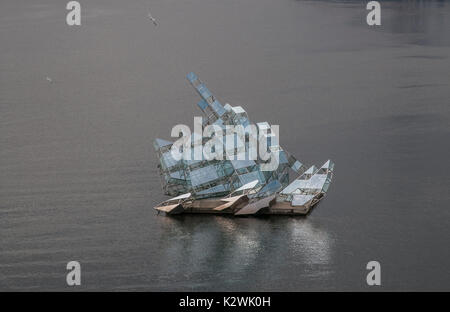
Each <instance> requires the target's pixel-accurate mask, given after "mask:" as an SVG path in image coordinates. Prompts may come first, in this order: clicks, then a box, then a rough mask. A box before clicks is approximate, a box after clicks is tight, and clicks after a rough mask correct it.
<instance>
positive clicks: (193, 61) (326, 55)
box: [0, 0, 450, 291]
mask: <svg viewBox="0 0 450 312" xmlns="http://www.w3.org/2000/svg"><path fill="white" fill-rule="evenodd" d="M365 4H366V2H365V1H362V2H349V1H294V0H279V1H270V0H226V1H223V0H209V1H204V0H189V1H175V0H154V1H153V0H152V1H143V0H142V1H138V0H132V1H126V2H124V1H118V0H114V1H109V0H108V1H106V0H93V1H88V2H86V1H84V2H82V25H81V26H80V27H69V26H67V25H66V24H65V15H66V13H67V11H66V9H65V3H61V1H56V0H53V1H50V0H41V1H24V0H19V1H18V0H14V1H12V0H7V1H5V0H3V1H2V3H1V5H0V290H33V291H34V290H73V289H72V288H68V287H67V286H66V282H65V274H66V273H67V271H66V268H65V267H66V263H67V262H68V261H71V260H77V261H79V262H80V263H81V267H82V285H81V286H80V287H79V288H77V289H78V290H152V291H157V290H249V291H250V290H252V291H262V290H264V291H269V290H274V291H276V290H277V291H278V290H288V291H303V290H372V288H370V287H368V286H367V285H366V274H367V270H366V264H367V262H368V261H370V260H377V261H379V262H380V263H381V268H382V286H381V288H379V289H381V290H450V267H449V265H448V264H449V260H450V250H449V237H450V206H449V200H450V195H449V187H450V175H449V172H450V165H449V163H450V162H449V159H450V153H449V151H450V143H449V139H450V127H449V124H450V108H449V104H450V101H449V100H450V2H446V1H391V2H386V1H383V2H382V26H380V27H369V26H367V24H366V23H365V19H366V14H367V12H368V11H367V10H366V9H365ZM148 8H151V12H152V15H153V16H154V17H155V18H156V19H157V20H158V22H159V25H158V26H157V27H154V26H153V24H152V23H151V22H150V21H149V20H148V18H147V9H148ZM189 71H195V72H196V73H197V74H198V75H199V76H200V78H201V79H202V80H204V81H205V82H206V84H207V85H208V87H209V88H210V89H211V90H212V91H213V93H214V94H215V95H216V97H218V98H219V99H220V100H221V101H222V102H223V103H226V102H229V103H230V104H232V105H242V106H243V107H244V108H246V109H247V111H248V114H249V116H250V118H251V119H252V121H254V122H259V121H266V120H267V121H269V122H270V123H272V124H279V125H280V130H281V134H280V140H281V144H282V145H283V146H284V147H285V148H286V149H287V150H288V151H290V152H291V153H293V154H294V155H296V156H297V157H298V158H299V159H300V160H301V161H303V162H304V163H305V164H308V165H312V164H316V165H320V164H321V163H323V162H325V161H326V160H327V159H328V158H331V159H332V160H333V161H334V162H335V163H336V171H335V179H334V182H333V184H332V186H331V188H330V191H329V193H328V196H327V198H326V199H325V200H324V201H323V202H322V203H321V204H320V205H319V206H318V207H317V208H316V209H315V210H313V212H312V214H311V215H309V216H308V217H307V218H297V217H270V218H229V217H219V216H181V217H177V218H168V217H164V216H162V215H159V216H158V215H156V213H155V212H154V210H153V209H152V207H153V206H154V205H155V203H158V202H160V201H162V200H164V199H165V197H164V196H163V195H162V191H161V188H160V182H159V177H158V174H157V171H156V164H157V160H156V158H155V155H154V153H153V148H152V145H151V144H152V140H153V139H154V138H155V137H163V138H170V130H171V128H172V126H173V125H175V124H178V123H185V124H187V125H190V126H192V125H193V116H194V115H199V111H198V109H197V108H196V104H195V103H196V102H197V101H198V97H197V95H196V93H195V92H194V90H193V89H192V88H191V87H190V86H189V84H188V83H187V81H186V79H185V78H184V77H185V75H186V73H188V72H189ZM46 77H50V78H51V80H52V82H51V83H50V82H49V81H47V80H46Z"/></svg>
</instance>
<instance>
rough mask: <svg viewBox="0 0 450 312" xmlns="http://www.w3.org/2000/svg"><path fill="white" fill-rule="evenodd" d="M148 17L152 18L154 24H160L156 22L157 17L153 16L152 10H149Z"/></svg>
mask: <svg viewBox="0 0 450 312" xmlns="http://www.w3.org/2000/svg"><path fill="white" fill-rule="evenodd" d="M148 17H149V18H150V20H151V21H152V22H153V25H155V26H158V23H157V22H156V19H155V18H154V17H153V16H152V14H151V13H150V11H148Z"/></svg>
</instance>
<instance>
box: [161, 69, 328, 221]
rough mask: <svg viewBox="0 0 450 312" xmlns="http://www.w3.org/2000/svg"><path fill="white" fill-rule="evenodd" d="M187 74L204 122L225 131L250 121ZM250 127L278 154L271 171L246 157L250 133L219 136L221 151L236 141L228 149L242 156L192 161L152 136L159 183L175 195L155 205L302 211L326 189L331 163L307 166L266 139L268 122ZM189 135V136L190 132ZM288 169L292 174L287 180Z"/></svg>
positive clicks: (188, 209)
mask: <svg viewBox="0 0 450 312" xmlns="http://www.w3.org/2000/svg"><path fill="white" fill-rule="evenodd" d="M187 79H188V80H189V82H190V83H191V84H192V86H193V87H194V88H195V89H196V90H197V92H198V94H199V95H200V97H201V100H200V101H199V102H198V103H197V105H198V106H199V108H200V109H201V110H202V112H203V114H204V121H203V126H204V127H206V126H208V125H215V126H217V127H220V128H222V129H224V133H225V129H226V127H227V126H238V125H241V126H243V127H247V126H249V125H250V121H249V119H248V116H247V113H246V112H245V110H244V109H243V108H242V107H240V106H235V107H233V106H231V105H229V104H226V105H225V106H223V105H222V104H221V103H220V102H219V101H218V100H217V99H216V98H215V97H214V96H213V95H212V94H211V92H210V91H209V90H208V89H207V88H206V86H205V85H204V84H203V83H202V82H201V81H200V80H199V79H198V77H197V76H196V75H195V74H194V73H189V74H188V75H187ZM256 128H257V130H258V133H264V135H265V136H264V139H266V140H267V142H268V149H269V150H270V151H271V152H272V153H277V155H278V166H277V167H276V169H274V170H270V171H264V170H262V166H263V165H264V164H266V163H267V160H263V159H260V158H256V159H249V158H250V157H248V147H249V141H250V139H251V138H250V137H249V135H248V134H246V135H244V136H238V135H237V136H236V135H233V136H232V137H231V138H230V137H229V136H228V135H225V137H224V138H225V139H224V140H223V150H225V151H227V147H228V145H226V141H227V140H230V139H231V140H234V141H235V143H236V141H239V142H237V146H243V147H245V148H244V149H243V150H238V151H234V152H236V153H244V154H243V156H245V157H243V158H244V159H243V160H237V159H236V157H235V158H234V159H233V158H232V159H229V158H225V159H223V160H217V159H212V160H207V159H205V158H204V157H202V158H201V159H197V160H190V159H183V158H181V159H175V158H174V156H173V153H172V152H171V150H172V147H173V144H174V142H170V141H167V140H163V139H156V140H155V142H154V147H155V150H156V153H157V156H158V159H159V164H158V169H159V172H160V176H161V180H162V188H163V190H164V193H165V194H166V195H169V196H175V197H173V198H171V199H168V200H166V201H164V202H162V203H160V204H158V205H157V206H156V207H155V209H156V210H157V211H158V212H165V213H166V214H179V213H219V214H234V215H256V214H300V215H306V214H307V213H308V212H309V211H310V210H311V208H312V207H313V206H314V205H316V204H317V203H318V202H319V201H320V200H321V199H322V198H323V197H324V195H325V194H326V192H327V190H328V187H329V185H330V183H331V179H332V177H333V168H334V164H333V162H331V161H330V160H328V161H327V162H325V164H323V165H322V166H321V167H320V168H317V167H315V166H312V167H310V168H309V169H308V168H307V167H306V166H305V165H304V164H302V163H301V162H300V161H298V160H297V159H296V158H295V157H294V156H292V155H290V154H289V153H288V152H287V151H285V150H284V149H283V148H282V147H281V146H279V145H278V144H277V141H278V140H271V139H274V136H275V134H274V132H273V131H271V126H270V125H269V123H267V122H260V123H257V124H256ZM191 139H192V140H191V141H192V142H194V141H195V138H194V135H192V137H191ZM207 139H210V138H207ZM201 140H202V143H205V142H204V141H206V139H205V138H202V139H201ZM221 142H222V141H221ZM192 144H194V143H192ZM227 152H228V151H227ZM241 156H242V155H241ZM239 159H242V158H239ZM290 170H292V171H294V172H295V173H296V175H297V176H298V177H297V179H295V180H294V181H292V182H291V183H289V171H290Z"/></svg>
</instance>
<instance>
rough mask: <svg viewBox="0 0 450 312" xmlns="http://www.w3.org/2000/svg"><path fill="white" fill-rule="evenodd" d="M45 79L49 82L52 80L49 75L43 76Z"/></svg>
mask: <svg viewBox="0 0 450 312" xmlns="http://www.w3.org/2000/svg"><path fill="white" fill-rule="evenodd" d="M45 79H47V81H48V82H50V83H52V82H53V80H52V78H50V77H48V76H47V78H45Z"/></svg>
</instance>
